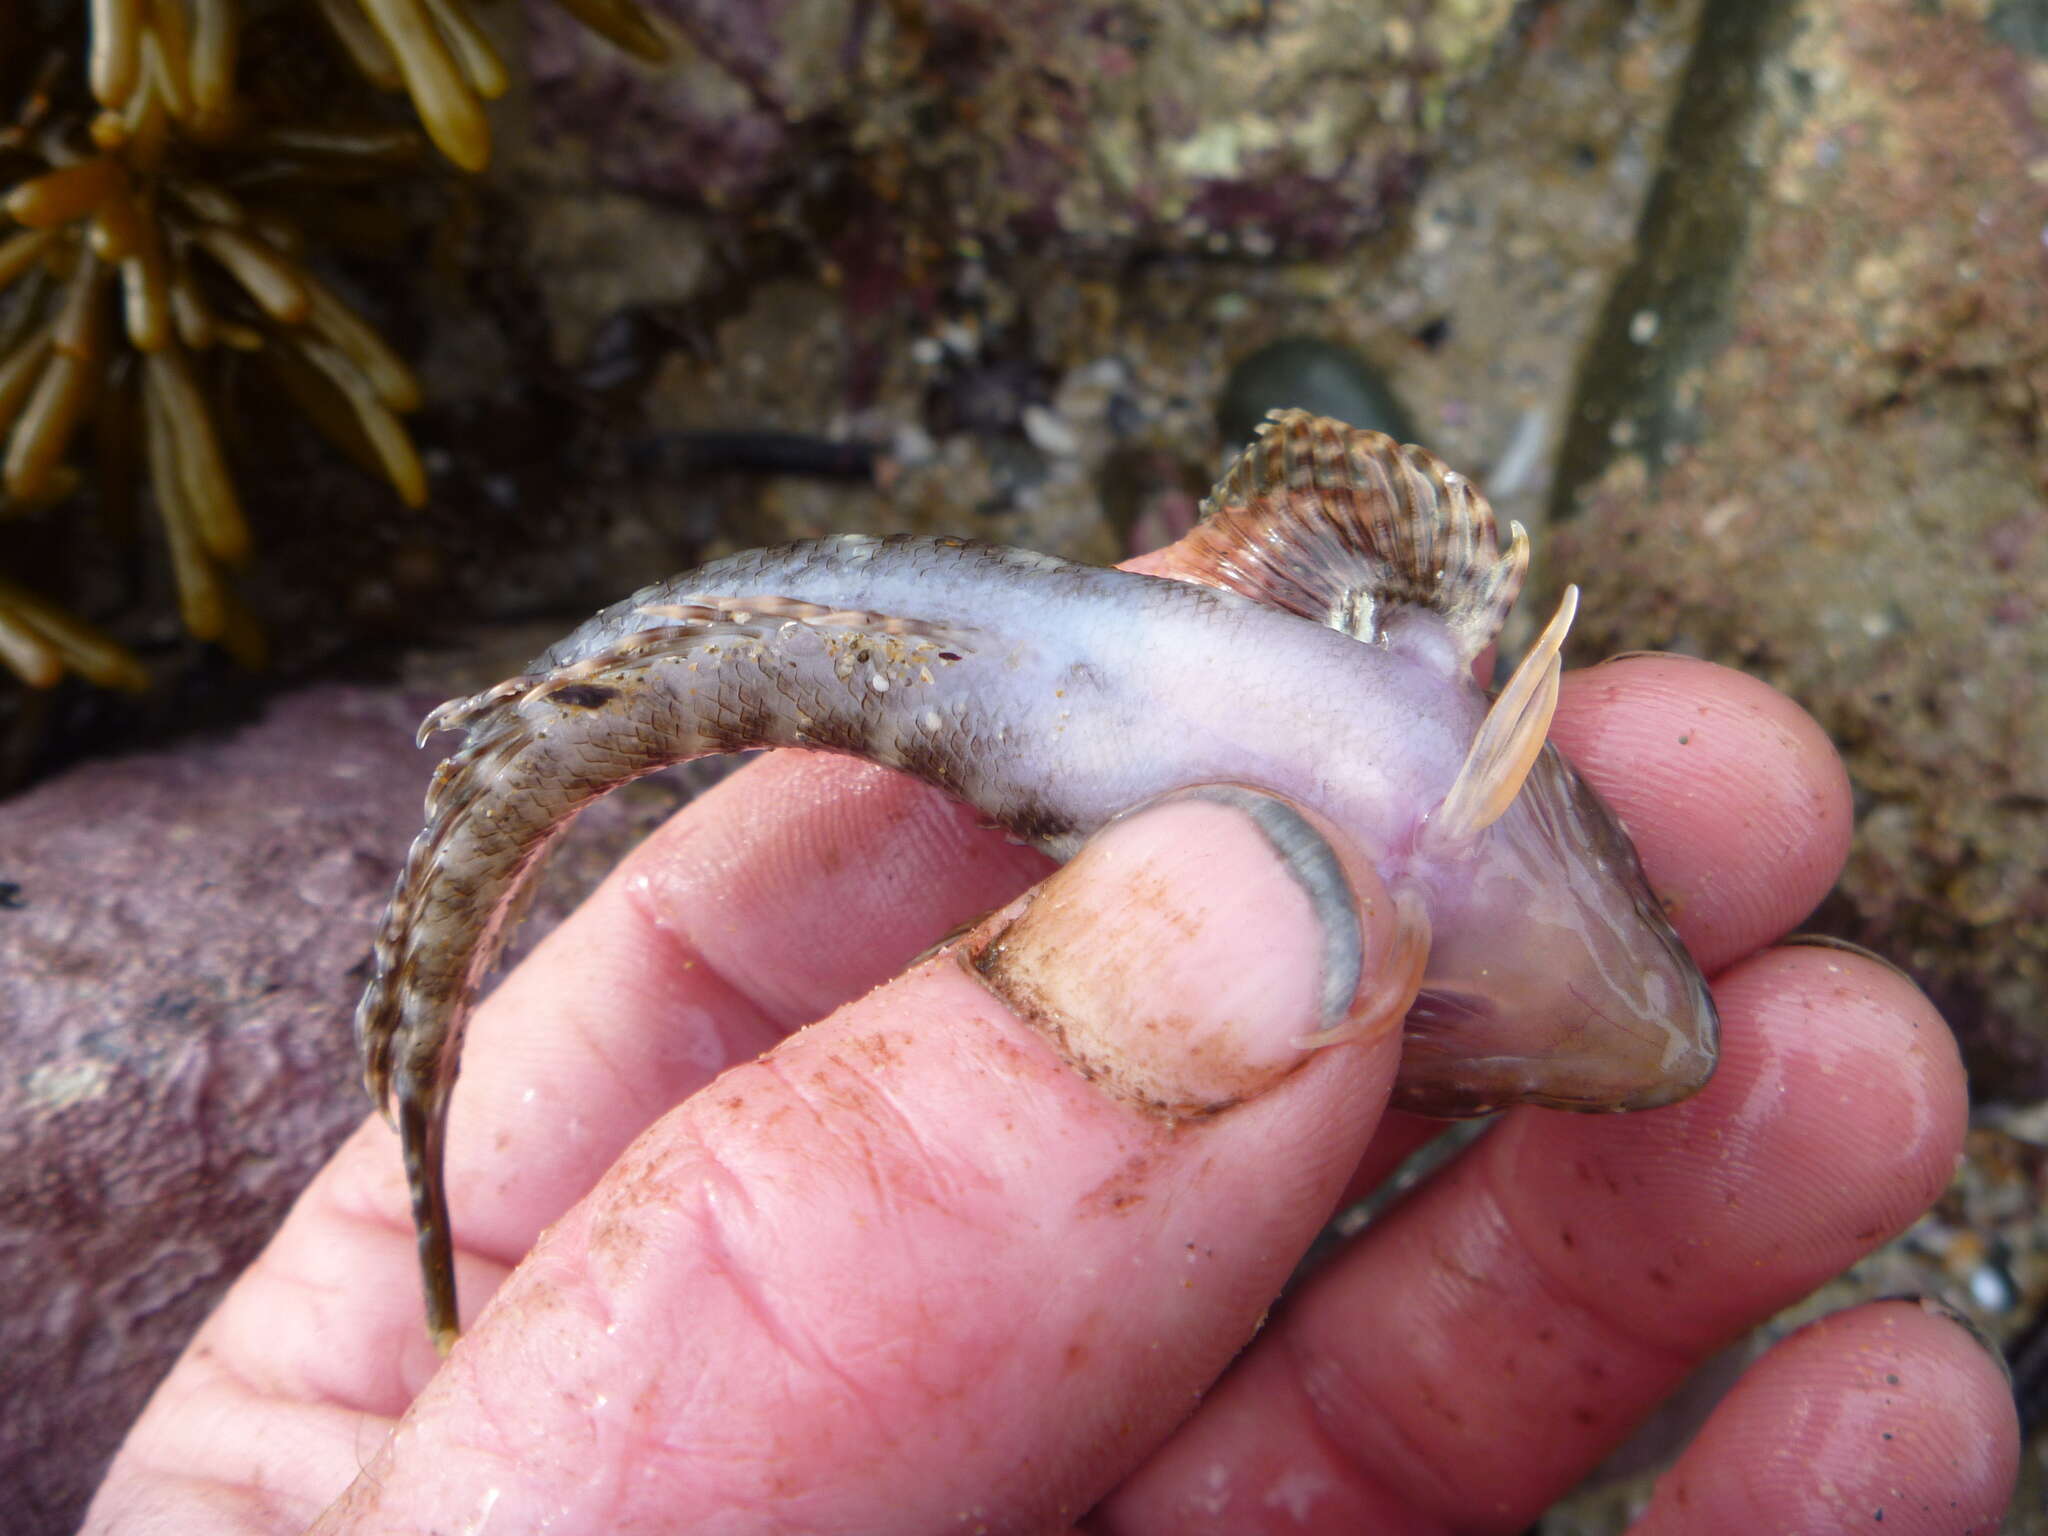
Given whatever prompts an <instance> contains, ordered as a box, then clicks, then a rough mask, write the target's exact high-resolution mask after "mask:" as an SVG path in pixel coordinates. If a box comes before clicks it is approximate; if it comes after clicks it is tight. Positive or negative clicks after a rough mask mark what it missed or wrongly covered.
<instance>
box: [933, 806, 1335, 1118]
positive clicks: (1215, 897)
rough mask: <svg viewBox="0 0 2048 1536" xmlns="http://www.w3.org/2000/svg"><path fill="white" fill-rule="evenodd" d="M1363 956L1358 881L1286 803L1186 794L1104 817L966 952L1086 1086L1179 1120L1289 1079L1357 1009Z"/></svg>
mask: <svg viewBox="0 0 2048 1536" xmlns="http://www.w3.org/2000/svg"><path fill="white" fill-rule="evenodd" d="M1364 951H1365V946H1364V942H1363V936H1362V934H1361V932H1360V928H1359V918H1358V901H1357V896H1356V894H1355V893H1354V890H1353V884H1352V880H1351V879H1350V878H1349V877H1348V876H1347V873H1346V869H1345V866H1344V864H1343V862H1342V861H1341V860H1340V859H1339V857H1338V855H1337V853H1336V851H1335V850H1334V849H1333V848H1332V847H1331V846H1330V844H1329V842H1328V841H1327V840H1326V839H1325V838H1324V837H1323V835H1322V834H1321V833H1320V832H1319V831H1318V830H1317V829H1316V828H1315V826H1313V825H1312V824H1311V823H1310V822H1309V820H1308V819H1307V818H1306V817H1304V816H1303V815H1302V813H1301V812H1300V811H1298V810H1296V809H1295V808H1294V807H1293V806H1291V805H1289V804H1288V803H1287V802H1286V801H1284V800H1281V799H1278V798H1276V797H1274V796H1272V795H1268V794H1263V793H1260V792H1259V791H1256V790H1250V789H1245V788H1242V787H1239V786H1236V785H1204V786H1200V787H1197V788H1194V789H1188V790H1181V791H1178V792H1176V793H1175V794H1173V795H1170V796H1167V797H1166V798H1164V799H1161V800H1157V801H1154V802H1152V803H1150V804H1148V805H1146V806H1143V807H1140V808H1139V809H1138V810H1136V811H1133V812H1131V813H1130V814H1128V815H1127V816H1124V817H1122V818H1120V819H1119V820H1117V821H1115V822H1112V823H1111V824H1110V825H1109V826H1107V827H1105V828H1104V829H1103V830H1102V831H1101V832H1099V833H1097V834H1096V836H1095V837H1094V838H1093V839H1092V840H1091V841H1090V842H1089V843H1088V845H1087V846H1086V847H1085V848H1083V849H1082V850H1081V852H1080V853H1079V854H1078V855H1076V856H1075V858H1074V859H1073V861H1072V862H1070V863H1069V864H1068V865H1067V866H1066V867H1065V868H1064V869H1062V870H1060V871H1059V872H1058V873H1057V874H1055V875H1054V876H1052V878H1051V879H1049V880H1047V881H1046V882H1045V883H1044V884H1043V885H1041V886H1040V887H1039V888H1038V889H1037V890H1036V891H1035V892H1033V893H1032V894H1031V895H1030V896H1029V897H1027V898H1025V900H1024V901H1023V902H1022V903H1020V904H1019V906H1018V907H1017V908H1013V909H1012V910H1011V912H1010V913H1009V914H1007V921H1006V922H1002V923H1001V924H1000V926H998V927H996V928H995V930H994V931H993V932H992V933H991V934H989V935H988V936H987V937H986V938H984V939H982V940H979V941H978V942H977V943H976V944H975V945H973V946H971V947H970V950H969V956H970V963H971V964H972V965H973V967H974V968H975V970H976V971H977V972H978V973H979V974H980V975H981V977H982V979H983V981H984V983H985V984H986V985H987V986H988V987H989V989H990V990H991V991H993V992H994V993H995V994H996V995H997V996H998V997H1000V998H1001V999H1002V1000H1003V1001H1004V1002H1005V1003H1006V1004H1007V1005H1008V1006H1009V1007H1010V1009H1011V1010H1012V1011H1013V1012H1015V1013H1016V1014H1017V1015H1019V1016H1020V1017H1022V1018H1023V1019H1025V1020H1026V1021H1028V1022H1029V1023H1030V1024H1032V1025H1033V1026H1034V1027H1035V1028H1037V1029H1039V1030H1041V1031H1042V1032H1043V1033H1044V1034H1045V1035H1046V1036H1047V1037H1048V1038H1049V1039H1050V1040H1051V1041H1052V1042H1053V1044H1054V1046H1055V1047H1056V1048H1057V1049H1059V1050H1060V1051H1061V1052H1062V1053H1063V1054H1064V1055H1065V1056H1066V1057H1067V1059H1068V1060H1069V1061H1070V1062H1072V1063H1073V1065H1074V1066H1075V1067H1076V1068H1077V1069H1078V1070H1079V1071H1080V1072H1081V1073H1082V1074H1083V1075H1085V1076H1087V1077H1089V1078H1090V1079H1092V1080H1093V1081H1095V1082H1096V1083H1098V1084H1099V1085H1101V1086H1102V1087H1104V1088H1105V1089H1107V1090H1109V1091H1110V1092H1112V1093H1115V1094H1117V1095H1118V1096H1120V1097H1124V1098H1127V1099H1131V1100H1134V1101H1136V1102H1138V1103H1141V1104H1145V1105H1148V1106H1151V1107H1156V1108H1159V1109H1163V1110H1166V1111H1169V1112H1172V1113H1177V1114H1198V1113H1204V1112H1210V1111H1214V1110H1218V1109H1223V1108H1226V1107H1228V1106H1229V1105H1231V1104H1234V1103H1237V1102H1238V1101H1240V1100H1242V1099H1246V1098H1249V1097H1251V1096H1252V1095H1254V1094H1256V1093H1259V1092H1261V1091H1262V1090H1263V1089H1265V1088H1267V1087H1269V1086H1270V1085H1271V1084H1273V1083H1274V1082H1277V1081H1278V1080H1279V1079H1280V1078H1281V1077H1283V1076H1285V1075H1286V1074H1287V1073H1288V1072H1290V1071H1292V1070H1293V1069H1294V1067H1295V1066H1297V1065H1298V1064H1299V1063H1300V1062H1301V1061H1302V1060H1303V1059H1305V1057H1306V1055H1307V1054H1308V1053H1307V1052H1306V1051H1304V1050H1303V1048H1302V1046H1301V1044H1300V1042H1301V1040H1302V1038H1303V1037H1304V1036H1307V1035H1312V1034H1314V1033H1315V1032H1317V1031H1318V1030H1323V1029H1328V1028H1330V1027H1331V1026H1332V1025H1334V1024H1336V1023H1338V1022H1340V1021H1341V1020H1342V1019H1343V1018H1344V1017H1345V1015H1346V1013H1347V1012H1348V1010H1349V1009H1350V1006H1351V1002H1352V999H1353V997H1354V996H1355V995H1356V994H1357V992H1358V989H1359V981H1360V977H1361V972H1362V967H1363V957H1364Z"/></svg>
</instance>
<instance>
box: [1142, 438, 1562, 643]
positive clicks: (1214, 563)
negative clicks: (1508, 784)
mask: <svg viewBox="0 0 2048 1536" xmlns="http://www.w3.org/2000/svg"><path fill="white" fill-rule="evenodd" d="M1528 568H1529V540H1528V536H1527V535H1526V534H1525V533H1524V532H1523V531H1522V526H1521V524H1519V523H1514V524H1510V526H1509V538H1508V547H1507V548H1506V549H1505V550H1503V549H1502V548H1501V547H1500V533H1499V529H1498V528H1497V526H1496V525H1495V522H1494V516H1493V508H1492V507H1490V506H1488V505H1487V502H1486V498H1485V497H1484V496H1482V495H1480V494H1479V490H1478V488H1477V487H1476V486H1474V485H1473V484H1472V482H1471V481H1470V480H1467V479H1466V478H1465V477H1464V476H1463V475H1460V474H1458V473H1457V472H1456V471H1455V470H1452V469H1450V468H1449V467H1448V466H1446V465H1445V464H1444V462H1443V460H1441V459H1439V458H1438V457H1437V456H1436V455H1435V454H1433V453H1431V452H1429V451H1428V450H1427V449H1425V448H1417V447H1414V446H1412V445H1411V446H1408V447H1403V446H1401V445H1400V444H1399V443H1397V442H1395V441H1394V440H1393V439H1392V438H1391V437H1388V436H1387V435H1386V434H1385V433H1382V432H1369V431H1366V430H1364V429H1362V428H1358V427H1349V426H1346V425H1345V424H1344V423H1343V422H1341V421H1332V420H1330V419H1329V418H1328V417H1324V416H1312V415H1310V414H1309V413H1308V412H1307V411H1299V410H1288V411H1274V412H1273V413H1272V414H1271V415H1270V416H1269V417H1268V418H1267V419H1266V421H1265V422H1264V423H1263V424H1262V425H1261V426H1260V428H1259V436H1258V440H1257V441H1256V442H1254V443H1253V444H1252V445H1251V446H1250V447H1249V448H1247V449H1245V451H1244V453H1243V455H1242V456H1241V457H1240V458H1239V459H1238V461H1237V462H1236V463H1235V464H1233V465H1232V466H1231V467H1230V468H1229V470H1227V471H1226V472H1225V473H1224V476H1223V478H1222V479H1221V480H1220V481H1218V482H1217V485H1216V488H1215V489H1214V490H1213V491H1211V492H1210V493H1209V497H1208V500H1206V501H1205V502H1203V504H1202V522H1201V524H1200V526H1198V527H1197V528H1196V529H1195V530H1194V532H1193V533H1191V534H1189V535H1188V537H1187V538H1186V539H1184V540H1183V541H1182V542H1181V544H1180V545H1179V546H1177V548H1176V549H1175V550H1174V552H1173V555H1172V564H1171V568H1170V572H1168V574H1172V575H1175V576H1178V577H1181V578H1183V579H1186V580H1190V581H1199V582H1204V583H1206V584H1207V585H1210V586H1217V587H1225V588H1228V589H1229V590H1231V591H1234V592H1239V593H1242V594H1243V595H1244V596H1246V597H1249V598H1253V599H1255V600H1256V601H1258V602H1261V603H1265V604H1267V605H1268V606H1271V607H1276V608H1284V609H1286V610H1287V611H1288V612H1289V613H1296V614H1299V615H1301V616H1302V617H1303V618H1306V619H1313V620H1315V621H1316V622H1317V623H1319V624H1327V625H1329V626H1330V627H1331V628H1333V629H1341V630H1343V631H1344V632H1346V633H1347V634H1351V635H1356V636H1357V637H1358V638H1359V639H1361V640H1379V639H1381V638H1382V637H1383V636H1384V634H1385V631H1386V626H1387V621H1388V619H1389V617H1390V616H1391V615H1392V614H1393V613H1394V612H1396V611H1397V610H1399V609H1401V608H1423V609H1427V610H1430V611H1432V612H1434V613H1436V614H1438V615H1439V616H1440V617H1441V618H1442V619H1443V622H1444V625H1445V627H1446V629H1447V630H1448V631H1449V632H1450V635H1451V638H1452V641H1453V643H1454V645H1455V646H1456V648H1457V650H1458V652H1459V655H1460V657H1461V659H1462V660H1463V661H1464V662H1465V663H1466V664H1467V665H1469V664H1470V663H1471V662H1472V660H1473V659H1474V658H1475V657H1477V656H1478V654H1479V653H1480V652H1481V651H1483V650H1485V649H1486V647H1487V645H1488V644H1490V643H1491V642H1492V640H1493V637H1494V635H1495V634H1496V633H1497V632H1498V631H1499V629H1500V626H1501V622H1502V620H1504V619H1505V618H1506V617H1507V613H1508V610H1509V609H1510V608H1512V607H1513V606H1514V603H1515V596H1516V594H1517V593H1518V592H1519V591H1520V590H1521V587H1522V577H1523V575H1524V574H1525V573H1526V572H1527V570H1528Z"/></svg>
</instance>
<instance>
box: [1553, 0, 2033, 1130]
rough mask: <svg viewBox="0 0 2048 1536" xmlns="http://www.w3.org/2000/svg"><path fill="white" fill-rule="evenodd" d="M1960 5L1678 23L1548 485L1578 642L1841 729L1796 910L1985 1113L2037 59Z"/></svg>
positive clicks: (2024, 829) (2027, 547) (2014, 830)
mask: <svg viewBox="0 0 2048 1536" xmlns="http://www.w3.org/2000/svg"><path fill="white" fill-rule="evenodd" d="M1983 11H1984V7H1982V6H1977V5H1966V4H1954V5H1949V6H1946V7H1940V6H1913V7H1900V6H1894V5H1890V4H1882V3H1877V0H1867V3H1854V4H1846V5H1840V6H1833V5H1822V4H1817V3H1811V4H1801V5H1797V6H1787V7H1774V6H1770V5H1767V4H1761V3H1743V4H1735V5H1729V6H1723V7H1714V8H1710V11H1709V19H1708V23H1707V25H1706V28H1705V31H1704V33H1703V41H1702V46H1701V51H1700V54H1699V56H1698V58H1697V60H1696V62H1695V65H1694V69H1693V78H1692V80H1691V82H1690V83H1689V85H1688V88H1687V91H1686V93H1685V97H1684V100H1683V101H1682V103H1681V106H1680V108H1679V110H1678V114H1677V117H1676V119H1675V120H1674V125H1673V129H1672V139H1671V146H1670V150H1669V152H1668V154H1667V156H1666V159H1665V163H1664V166H1663V169H1662V171H1661V173H1660V181H1659V185H1658V187H1657V188H1656V189H1655V190H1653V192H1652V195H1651V198H1650V203H1649V207H1648V211H1647V212H1646V215H1645V221H1644V225H1643V229H1642V232H1641V240H1640V246H1641V251H1642V255H1641V257H1640V259H1639V261H1638V263H1637V265H1636V267H1635V268H1634V270H1633V271H1631V272H1630V273H1628V274H1626V275H1625V276H1624V278H1623V279H1622V281H1621V282H1620V283H1619V284H1618V285H1617V288H1616V290H1615V292H1614V294H1613V295H1612V297H1611V299H1610V302H1609V304H1608V307H1607V311H1606V315H1605V317H1604V320H1603V321H1602V324H1601V327H1600V328H1599V331H1598V332H1597V334H1596V335H1595V337H1594V339H1593V342H1592V345H1591V347H1590V349H1589V352H1588V361H1587V365H1586V371H1585V374H1584V376H1583V378H1582V382H1581V388H1580V391H1579V400H1578V406H1579V410H1578V413H1577V416H1576V418H1575V422H1574V427H1573V432H1572V435H1571V436H1570V437H1569V438H1568V440H1567V442H1566V444H1565V447H1564V450H1563V455H1562V460H1563V468H1562V470H1561V477H1560V482H1559V485H1558V487H1557V497H1556V500H1555V503H1554V510H1555V515H1556V516H1557V517H1558V518H1559V520H1560V522H1561V523H1564V524H1565V525H1566V531H1565V535H1564V537H1563V538H1562V539H1554V540H1553V541H1552V555H1553V558H1554V559H1555V561H1556V563H1557V568H1558V569H1565V570H1570V571H1571V572H1572V573H1573V574H1574V575H1575V576H1576V577H1577V579H1578V580H1580V581H1581V582H1582V583H1583V584H1584V586H1585V589H1586V593H1585V604H1584V606H1583V608H1582V610H1581V612H1582V615H1583V617H1582V618H1581V621H1580V624H1581V631H1580V636H1579V645H1580V653H1581V654H1583V655H1597V654H1600V653H1602V652H1604V651H1606V650H1609V649H1613V648H1620V647H1636V646H1662V647H1669V648H1675V649H1679V650H1685V651H1690V652H1695V653H1698V654H1702V655H1706V656H1710V657H1713V658H1715V659H1717V660H1722V661H1726V662H1729V663H1731V664H1733V665H1736V666H1740V667H1743V668H1745V669H1746V670H1749V671H1753V672H1756V673H1759V674H1761V675H1763V676H1765V677H1767V678H1769V679H1770V680H1771V681H1772V682H1774V683H1775V684H1777V685H1778V686H1779V687H1781V688H1783V689H1785V690H1786V691H1787V692H1788V693H1790V694H1791V695H1792V696H1793V697H1794V698H1796V699H1798V700H1800V702H1802V703H1803V704H1805V705H1806V706H1807V707H1808V708H1809V709H1811V710H1812V711H1813V712H1814V713H1815V714H1816V715H1817V716H1818V717H1819V719H1820V721H1821V723H1822V724H1823V725H1824V726H1825V727H1826V728H1827V730H1828V732H1829V734H1830V735H1831V736H1833V737H1834V739H1835V741H1836V742H1837V743H1838V744H1839V745H1840V746H1841V747H1842V748H1843V750H1844V752H1845V754H1846V756H1847V760H1848V763H1849V768H1850V772H1851V775H1852V777H1853V778H1854V781H1855V785H1856V791H1857V799H1858V809H1859V812H1860V815H1859V826H1858V837H1857V841H1856V846H1855V851H1854V853H1853V855H1852V857H1851V861H1850V866H1849V870H1848V873H1847V875H1846V877H1845V879H1844V881H1843V883H1842V886H1841V888H1840V891H1839V893H1838V895H1837V896H1836V897H1835V898H1833V899H1832V900H1831V903H1830V905H1829V906H1828V907H1827V908H1825V909H1824V911H1823V914H1822V919H1821V921H1822V922H1823V923H1824V924H1825V926H1826V927H1827V928H1828V929H1829V930H1830V931H1833V932H1836V933H1839V934H1840V935H1842V936H1844V937H1847V938H1851V939H1856V940H1859V941H1861V942H1864V943H1867V944H1870V945H1872V946H1874V947H1877V948H1880V949H1882V950H1883V951H1884V952H1885V953H1887V954H1888V955H1891V956H1893V957H1894V958H1897V959H1899V960H1902V961H1903V962H1905V963H1906V964H1907V965H1909V967H1910V968H1911V969H1912V970H1913V971H1914V973H1915V974H1916V976H1918V978H1919V979H1920V980H1921V981H1922V982H1923V983H1924V984H1926V985H1927V986H1928V988H1929V989H1930V991H1932V992H1933V994H1934V995H1935V997H1936V999H1937V1001H1939V1002H1940V1003H1941V1004H1942V1005H1943V1007H1944V1009H1945V1011H1946V1012H1947V1013H1948V1015H1949V1017H1950V1018H1951V1020H1952V1021H1953V1022H1954V1023H1955V1024H1956V1025H1957V1027H1958V1029H1959V1032H1960V1033H1961V1035H1962V1038H1963V1041H1964V1045H1965V1049H1966V1052H1967V1053H1968V1055H1969V1057H1970V1059H1971V1064H1972V1067H1973V1069H1974V1072H1975V1075H1974V1083H1975V1087H1976V1091H1977V1093H1978V1094H1979V1095H1980V1096H1981V1097H1988V1098H2003V1099H2012V1100H2017V1099H2023V1098H2029V1097H2036V1096H2039V1095H2040V1094H2042V1093H2043V1092H2048V880H2044V879H2043V878H2042V870H2043V869H2044V868H2048V687H2044V684H2043V681H2042V680H2043V678H2044V677H2048V599H2044V597H2043V594H2044V593H2048V499H2044V487H2048V434H2044V430H2043V429H2044V425H2048V414H2044V405H2043V402H2044V400H2048V367H2044V364H2043V362H2042V359H2043V357H2044V355H2048V284H2044V283H2043V281H2042V264H2043V253H2042V242H2043V230H2044V228H2048V177H2044V175H2043V167H2044V166H2048V61H2044V60H2043V59H2041V58H2039V57H2036V56H2032V55H2030V54H2027V53H2024V52H2021V51H2019V50H2017V49H2016V48H2014V47H2012V46H2010V45H2009V44H2008V43H2006V42H2005V41H2003V40H2002V38H2001V36H2000V35H1999V33H1998V32H1996V31H1994V30H1992V29H1991V28H1989V27H1987V25H1986V23H1985V22H1984V21H1983V20H1982V19H1981V15H1982V13H1983Z"/></svg>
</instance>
